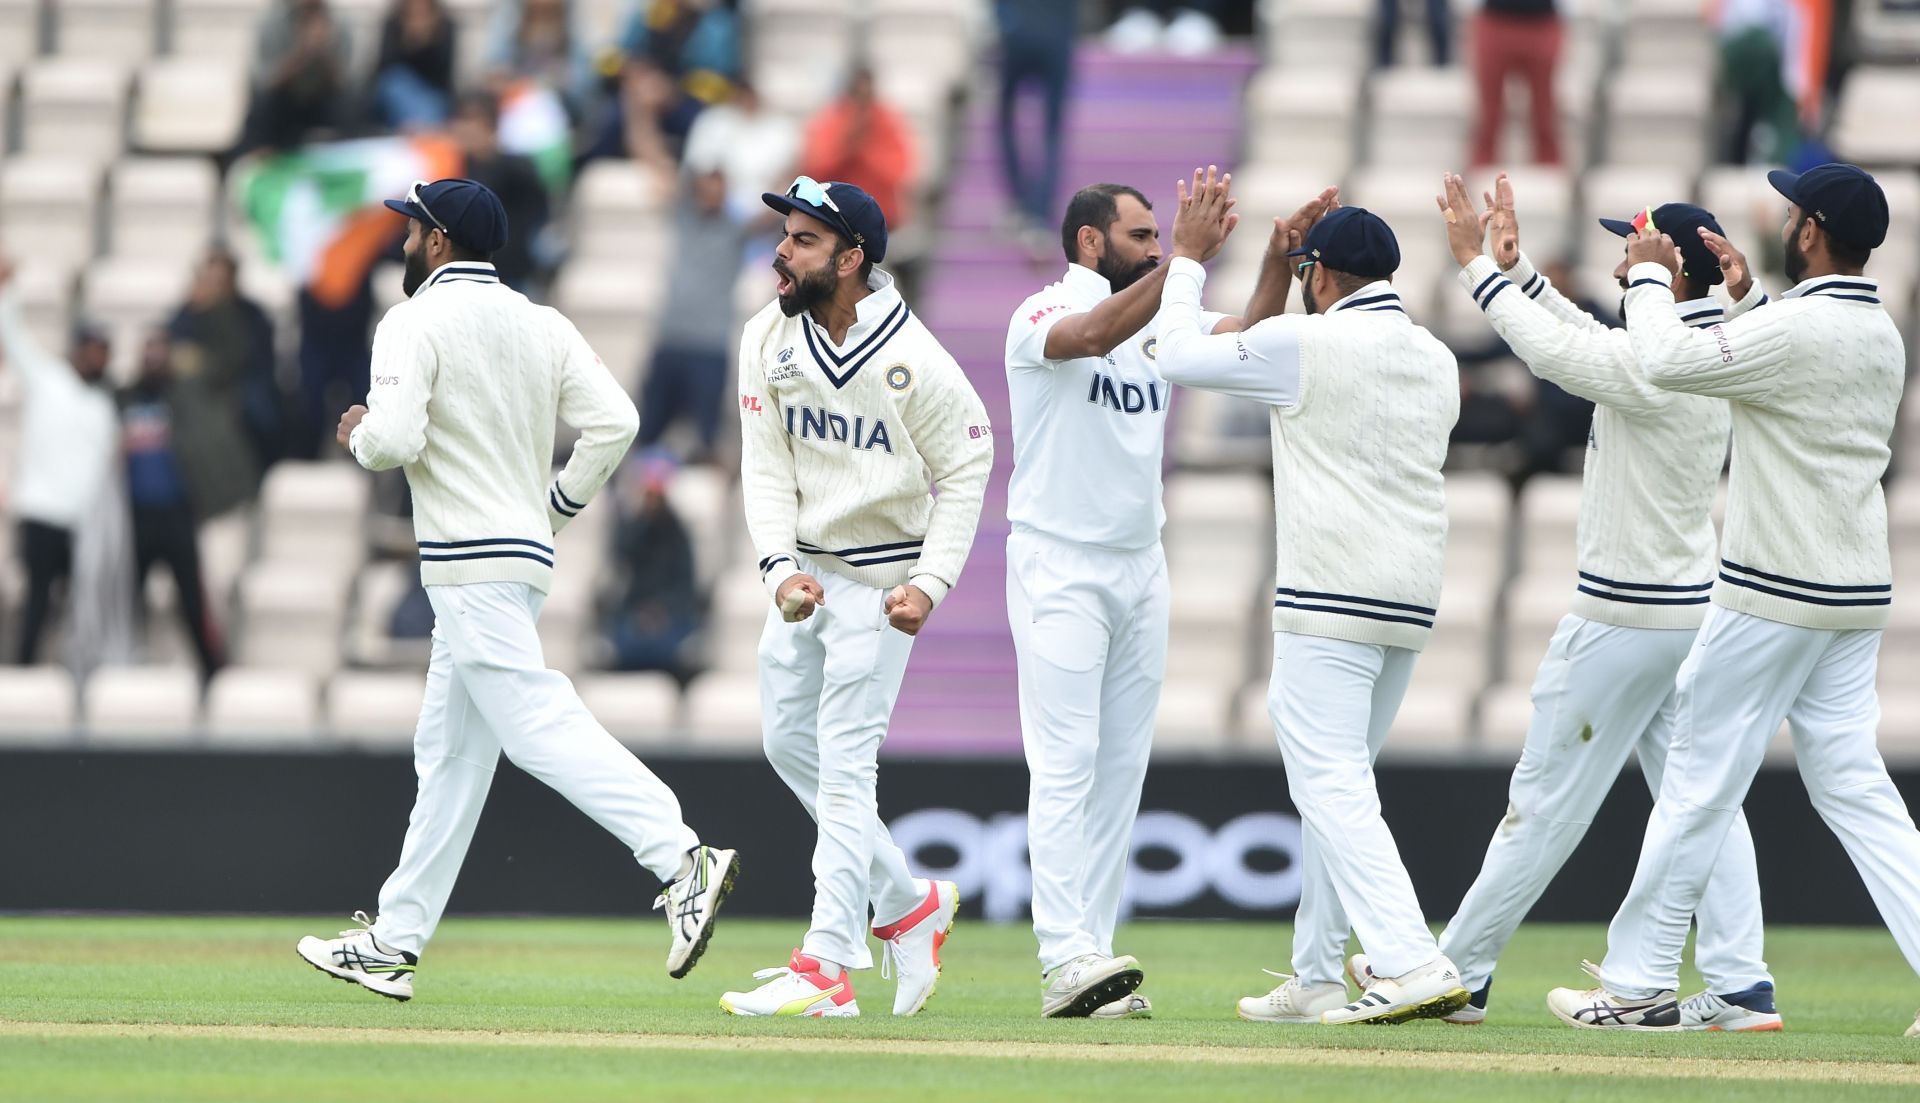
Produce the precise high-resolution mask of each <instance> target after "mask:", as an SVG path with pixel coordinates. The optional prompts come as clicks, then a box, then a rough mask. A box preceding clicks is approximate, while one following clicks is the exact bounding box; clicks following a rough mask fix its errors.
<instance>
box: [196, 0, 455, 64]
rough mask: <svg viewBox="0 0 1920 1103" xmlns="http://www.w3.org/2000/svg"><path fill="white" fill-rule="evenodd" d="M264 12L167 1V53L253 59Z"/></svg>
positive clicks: (254, 5)
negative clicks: (168, 31)
mask: <svg viewBox="0 0 1920 1103" xmlns="http://www.w3.org/2000/svg"><path fill="white" fill-rule="evenodd" d="M449 6H451V5H449ZM266 12H267V0H169V8H168V14H169V19H168V26H169V29H170V33H169V35H168V40H169V41H168V50H167V52H168V53H169V54H171V55H173V56H174V57H182V58H199V59H207V60H212V59H223V60H228V61H231V60H234V59H236V58H245V57H252V56H253V54H254V52H255V51H256V50H258V49H259V25H260V20H261V18H262V17H263V16H265V15H266Z"/></svg>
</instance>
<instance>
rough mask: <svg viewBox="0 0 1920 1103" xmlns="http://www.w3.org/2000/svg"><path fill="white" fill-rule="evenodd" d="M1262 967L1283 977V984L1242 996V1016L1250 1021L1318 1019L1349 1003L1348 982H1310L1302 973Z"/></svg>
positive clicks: (1307, 1020) (1264, 970) (1275, 1021)
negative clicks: (1262, 991) (1302, 978)
mask: <svg viewBox="0 0 1920 1103" xmlns="http://www.w3.org/2000/svg"><path fill="white" fill-rule="evenodd" d="M1260 971H1261V972H1263V973H1265V974H1267V975H1268V976H1270V977H1279V978H1280V980H1281V984H1280V987H1278V988H1275V989H1274V990H1273V991H1271V992H1268V993H1267V994H1266V995H1264V996H1243V997H1241V999H1240V1008H1239V1010H1240V1017H1241V1018H1243V1019H1245V1020H1247V1021H1248V1022H1250V1023H1317V1022H1319V1021H1320V1016H1322V1015H1324V1014H1326V1013H1327V1012H1329V1011H1333V1010H1336V1009H1338V1008H1340V1007H1344V1006H1345V1005H1346V1002H1347V986H1346V985H1344V984H1337V983H1335V982H1333V981H1328V982H1326V983H1325V984H1307V983H1305V982H1303V981H1302V980H1301V979H1300V978H1299V977H1295V976H1289V975H1287V974H1286V973H1276V972H1274V971H1273V970H1271V969H1262V970H1260Z"/></svg>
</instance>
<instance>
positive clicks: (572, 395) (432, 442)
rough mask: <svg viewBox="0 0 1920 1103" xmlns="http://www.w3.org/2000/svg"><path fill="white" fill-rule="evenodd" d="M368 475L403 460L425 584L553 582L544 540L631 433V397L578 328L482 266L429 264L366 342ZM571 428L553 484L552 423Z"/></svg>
mask: <svg viewBox="0 0 1920 1103" xmlns="http://www.w3.org/2000/svg"><path fill="white" fill-rule="evenodd" d="M372 376H373V385H372V388H371V389H370V390H369V391H368V392H367V416H366V418H365V420H363V421H361V423H360V427H359V428H357V429H355V430H354V431H353V436H352V437H351V438H350V444H351V447H352V451H353V456H354V458H355V459H357V460H359V461H360V464H361V466H363V467H365V468H367V469H368V470H369V471H384V470H386V469H387V468H391V467H405V468H406V473H407V486H408V487H409V488H410V489H411V490H412V491H413V528H414V536H415V538H416V539H417V540H418V541H419V545H420V581H421V582H423V583H425V584H426V585H429V586H446V585H458V584H462V583H469V582H524V583H527V584H528V585H530V586H533V587H535V588H537V589H540V590H542V591H544V590H546V589H547V588H548V586H549V585H550V584H551V582H552V580H553V542H552V541H553V534H554V533H556V532H559V531H560V530H561V529H562V528H563V527H565V525H566V523H567V521H568V520H570V519H571V518H573V517H574V516H575V515H577V514H578V513H579V512H580V511H581V510H582V509H585V508H586V505H587V503H588V502H590V501H592V500H593V496H594V494H595V493H596V492H598V491H599V489H600V487H601V486H602V485H603V484H604V483H605V482H606V481H607V477H608V476H609V475H611V474H613V470H614V468H615V467H617V466H619V464H620V460H621V458H622V457H624V456H625V455H626V452H627V446H628V445H629V444H631V443H632V442H633V436H634V434H635V433H636V432H638V431H639V427H640V418H639V414H638V413H637V412H635V410H634V408H633V400H632V399H630V398H628V397H627V395H626V392H625V391H623V390H621V389H620V384H618V383H616V382H614V379H613V376H612V375H611V374H610V373H609V372H608V371H607V367H606V365H605V364H603V363H601V362H600V358H599V357H598V356H595V355H594V353H593V350H592V349H591V348H589V347H587V342H586V338H584V337H582V336H581V335H580V331H579V330H577V329H575V328H574V326H573V323H572V322H570V321H568V320H567V319H566V318H565V317H564V316H563V315H561V313H560V312H559V311H557V310H554V309H552V308H550V307H544V306H536V305H534V304H533V303H531V302H528V301H527V298H526V296H524V295H522V294H520V293H519V292H518V291H515V290H513V289H512V288H510V287H508V286H506V285H505V284H503V283H501V282H500V279H499V277H498V276H497V275H495V274H494V270H493V265H491V264H471V263H465V262H460V263H453V264H446V265H442V266H441V267H440V268H438V269H435V270H434V272H433V274H432V275H431V276H429V277H428V278H427V281H426V283H424V284H422V285H421V287H420V289H419V290H417V291H415V292H414V293H413V297H412V298H410V299H408V300H407V301H406V302H403V303H399V304H397V305H395V306H394V307H393V309H391V310H389V311H387V314H386V317H384V318H382V319H380V326H379V328H378V329H377V330H375V331H374V336H373V370H372ZM556 418H558V419H559V420H561V421H565V422H566V423H567V424H568V425H570V426H572V427H574V428H575V429H578V430H579V431H580V439H579V441H578V442H576V443H575V444H574V446H573V454H572V455H571V456H570V457H568V459H567V465H566V468H565V469H564V470H562V471H561V472H560V475H559V477H558V478H550V477H549V476H550V474H551V472H552V462H553V433H554V421H555V419H556Z"/></svg>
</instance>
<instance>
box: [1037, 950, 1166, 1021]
mask: <svg viewBox="0 0 1920 1103" xmlns="http://www.w3.org/2000/svg"><path fill="white" fill-rule="evenodd" d="M1144 979H1146V974H1144V973H1142V972H1141V971H1140V963H1139V962H1137V961H1135V960H1134V959H1133V958H1131V957H1127V956H1125V955H1122V956H1120V957H1107V956H1105V955H1103V954H1081V955H1080V956H1079V957H1077V958H1074V959H1073V960H1072V961H1069V962H1067V963H1066V964H1065V965H1062V966H1060V967H1059V968H1057V969H1055V970H1054V971H1053V972H1051V973H1048V974H1047V975H1046V976H1045V977H1044V978H1043V979H1042V981H1041V989H1040V1014H1041V1016H1042V1017H1044V1018H1048V1019H1084V1018H1087V1017H1089V1016H1091V1015H1092V1014H1093V1013H1094V1012H1095V1011H1098V1010H1099V1009H1100V1008H1102V1007H1105V1006H1106V1005H1108V1004H1110V1003H1112V1002H1113V1001H1115V1000H1117V999H1120V998H1121V997H1123V996H1131V995H1133V990H1134V989H1136V988H1138V987H1140V982H1141V981H1142V980H1144Z"/></svg>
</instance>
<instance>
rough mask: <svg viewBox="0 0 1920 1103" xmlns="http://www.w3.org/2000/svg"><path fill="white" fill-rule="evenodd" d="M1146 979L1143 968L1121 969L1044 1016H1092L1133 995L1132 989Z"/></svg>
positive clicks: (1059, 1017) (1070, 1017)
mask: <svg viewBox="0 0 1920 1103" xmlns="http://www.w3.org/2000/svg"><path fill="white" fill-rule="evenodd" d="M1146 979H1147V974H1146V972H1145V970H1141V969H1122V970H1121V971H1119V972H1118V973H1115V974H1114V975H1112V976H1110V977H1108V978H1107V979H1105V980H1103V981H1101V982H1100V983H1099V984H1096V985H1094V986H1093V987H1092V988H1089V989H1087V990H1086V991H1085V992H1082V993H1080V995H1078V996H1076V997H1074V999H1073V1001H1072V1002H1070V1003H1068V1004H1066V1005H1065V1006H1063V1007H1061V1008H1060V1009H1059V1010H1058V1011H1055V1012H1054V1013H1053V1014H1051V1015H1048V1016H1046V1018H1049V1019H1085V1018H1088V1017H1090V1016H1092V1014H1093V1013H1094V1012H1095V1011H1097V1010H1098V1009H1100V1008H1102V1007H1105V1006H1106V1005H1108V1004H1110V1003H1112V1002H1113V1001H1115V1000H1117V999H1123V998H1125V997H1127V996H1131V995H1133V992H1134V989H1136V988H1139V987H1140V985H1141V983H1142V982H1143V981H1145V980H1146Z"/></svg>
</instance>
